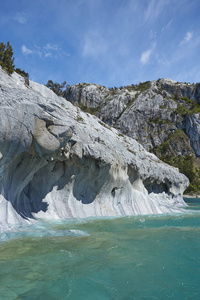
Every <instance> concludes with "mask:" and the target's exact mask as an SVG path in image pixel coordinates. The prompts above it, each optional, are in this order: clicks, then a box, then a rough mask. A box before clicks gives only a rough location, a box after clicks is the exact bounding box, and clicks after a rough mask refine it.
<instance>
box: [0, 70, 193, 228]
mask: <svg viewBox="0 0 200 300" xmlns="http://www.w3.org/2000/svg"><path fill="white" fill-rule="evenodd" d="M23 80H24V79H23V78H22V77H20V76H19V75H17V74H16V73H14V74H13V75H12V77H10V76H8V75H7V74H5V72H3V71H2V70H1V69H0V99H1V101H0V115H1V117H0V131H1V134H0V223H1V229H0V230H3V229H5V227H6V224H7V225H9V224H12V223H21V222H22V223H24V222H26V221H27V222H29V221H30V220H34V219H35V218H36V219H37V218H48V219H58V218H68V217H88V216H108V215H109V216H112V215H136V214H152V213H163V212H172V211H173V212H175V211H180V210H181V208H180V207H181V206H184V205H185V203H184V202H183V200H182V193H183V191H184V190H185V188H186V187H187V186H188V180H187V178H186V177H185V176H184V175H182V174H180V173H179V172H178V170H177V169H176V168H173V167H170V166H168V165H166V164H164V163H162V162H161V161H160V160H159V159H158V158H157V157H156V156H155V155H153V154H150V153H148V152H147V151H146V150H145V149H144V148H143V147H142V146H141V145H140V144H138V143H137V142H136V141H135V140H133V139H131V138H129V137H125V136H122V134H120V133H119V132H118V131H117V130H115V129H114V128H112V127H109V126H107V125H105V124H104V123H103V122H102V121H101V120H99V119H98V118H96V117H94V116H91V115H90V114H88V113H84V112H82V111H81V110H80V109H79V108H78V107H75V106H73V105H72V104H71V103H70V102H68V101H66V100H65V99H63V98H61V97H58V96H56V95H55V94H54V93H53V92H51V91H50V90H49V89H48V88H46V87H44V86H42V85H39V84H36V83H34V82H31V81H30V85H29V87H27V86H25V84H24V81H23ZM96 88H98V87H96V86H95V89H96ZM98 89H99V90H100V88H98ZM103 89H105V88H103ZM105 90H106V91H107V89H105ZM92 93H93V92H92ZM90 98H91V96H90ZM79 99H80V98H79ZM86 99H87V97H86ZM91 101H93V104H94V107H96V106H95V105H97V103H99V102H98V101H99V97H97V96H96V97H95V96H94V97H93V98H92V100H91ZM125 102H126V100H125ZM124 105H127V104H126V103H124Z"/></svg>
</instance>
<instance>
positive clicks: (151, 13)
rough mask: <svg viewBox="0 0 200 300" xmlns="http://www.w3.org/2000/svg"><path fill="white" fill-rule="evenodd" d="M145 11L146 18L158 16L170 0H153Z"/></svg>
mask: <svg viewBox="0 0 200 300" xmlns="http://www.w3.org/2000/svg"><path fill="white" fill-rule="evenodd" d="M148 3H149V5H148V7H147V10H146V12H145V20H148V19H154V18H157V17H158V16H159V15H160V14H161V12H162V11H163V9H164V7H165V6H166V5H168V0H165V1H163V0H151V1H149V2H148Z"/></svg>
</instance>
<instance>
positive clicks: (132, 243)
mask: <svg viewBox="0 0 200 300" xmlns="http://www.w3.org/2000/svg"><path fill="white" fill-rule="evenodd" d="M194 200H195V201H194ZM187 201H188V199H187ZM188 203H189V206H190V209H191V208H192V209H193V208H194V207H195V208H197V207H198V209H199V203H200V200H198V199H193V200H192V201H190V200H189V201H188ZM1 239H2V242H1V243H0V299H3V300H4V299H9V300H12V299H18V300H19V299H20V300H21V299H27V300H32V299H35V300H36V299H37V300H38V299H50V300H51V299H57V300H60V299H87V300H88V299H101V300H103V299H120V300H121V299H199V295H200V261H199V253H200V213H199V211H198V210H196V211H194V212H191V211H187V210H186V212H185V214H176V215H175V214H174V215H163V216H138V217H125V218H107V219H106V218H99V219H91V218H90V219H82V220H67V221H58V222H54V223H48V222H46V223H40V224H37V225H35V226H29V227H19V228H18V231H17V232H10V233H7V235H6V234H4V236H3V235H2V236H1Z"/></svg>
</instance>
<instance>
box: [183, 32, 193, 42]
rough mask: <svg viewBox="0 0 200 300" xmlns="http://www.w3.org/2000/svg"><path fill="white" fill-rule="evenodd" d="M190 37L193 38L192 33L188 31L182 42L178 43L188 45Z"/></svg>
mask: <svg viewBox="0 0 200 300" xmlns="http://www.w3.org/2000/svg"><path fill="white" fill-rule="evenodd" d="M192 37H193V32H192V31H188V32H187V33H186V34H185V36H184V38H183V40H182V41H181V42H180V45H184V44H187V43H189V42H190V41H191V39H192Z"/></svg>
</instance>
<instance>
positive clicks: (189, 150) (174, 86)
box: [65, 79, 200, 186]
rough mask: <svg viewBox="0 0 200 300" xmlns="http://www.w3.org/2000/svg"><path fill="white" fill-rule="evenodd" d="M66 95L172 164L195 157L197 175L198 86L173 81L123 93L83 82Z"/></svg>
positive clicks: (132, 87)
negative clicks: (175, 161) (188, 157)
mask: <svg viewBox="0 0 200 300" xmlns="http://www.w3.org/2000/svg"><path fill="white" fill-rule="evenodd" d="M65 97H66V99H67V100H69V101H71V102H72V103H74V104H76V105H78V106H79V107H81V109H83V110H85V111H89V112H91V113H94V114H95V115H96V116H98V117H99V118H100V119H102V120H103V121H104V122H105V123H107V124H110V125H112V126H113V127H115V128H117V129H118V130H119V131H120V132H121V133H122V134H124V135H126V136H129V137H131V138H134V139H136V140H137V141H138V142H139V143H141V144H142V145H143V146H144V147H145V149H146V150H149V151H152V152H153V153H156V155H158V156H159V157H160V158H161V159H164V160H165V161H167V162H169V163H170V162H172V160H171V158H170V159H169V157H179V156H181V157H182V159H183V160H184V159H185V158H186V157H187V156H190V157H192V158H193V164H194V168H196V169H195V170H196V171H194V173H195V172H196V177H198V172H200V169H198V168H199V157H200V84H187V83H178V82H175V81H172V80H170V79H159V80H157V81H153V82H145V83H141V84H139V85H130V86H126V87H121V88H119V89H116V88H115V89H107V88H105V87H101V86H99V85H94V84H79V85H74V86H71V87H69V88H68V89H67V90H66V92H65ZM178 166H179V165H178ZM195 184H196V186H198V185H199V186H200V181H199V183H198V182H196V183H195Z"/></svg>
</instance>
